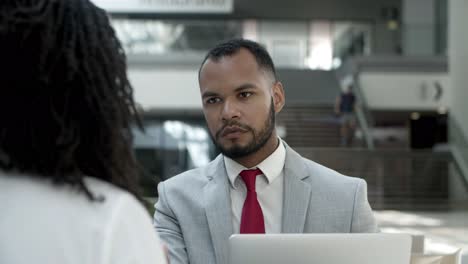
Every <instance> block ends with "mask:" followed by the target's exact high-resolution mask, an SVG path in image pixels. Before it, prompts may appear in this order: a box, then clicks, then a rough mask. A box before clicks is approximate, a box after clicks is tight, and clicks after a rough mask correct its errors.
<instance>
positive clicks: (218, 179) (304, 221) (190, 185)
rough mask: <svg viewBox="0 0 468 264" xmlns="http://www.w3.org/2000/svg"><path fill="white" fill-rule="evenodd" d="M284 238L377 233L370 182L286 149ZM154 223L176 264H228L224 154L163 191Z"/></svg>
mask: <svg viewBox="0 0 468 264" xmlns="http://www.w3.org/2000/svg"><path fill="white" fill-rule="evenodd" d="M285 147H286V162H285V167H284V194H283V199H284V202H283V219H282V220H283V221H282V232H283V233H350V232H377V225H376V221H375V219H374V216H373V213H372V209H371V207H370V206H369V203H368V201H367V187H366V182H365V181H364V180H362V179H357V178H351V177H347V176H344V175H341V174H339V173H338V172H336V171H333V170H331V169H328V168H326V167H324V166H322V165H319V164H317V163H315V162H312V161H310V160H307V159H305V158H303V157H301V156H300V155H299V154H298V153H296V152H295V151H294V150H292V149H291V148H290V147H288V146H287V145H286V144H285ZM158 192H159V200H158V202H157V203H156V205H155V207H156V212H155V214H154V224H155V227H156V230H157V231H158V233H159V236H160V237H161V239H162V241H163V242H164V243H165V244H166V245H167V247H168V248H169V255H170V256H169V257H170V262H171V264H182V263H191V264H210V263H217V264H225V263H227V261H228V239H229V237H230V236H231V235H232V234H233V231H232V220H231V198H230V193H229V180H228V176H227V173H226V169H225V167H224V161H223V157H222V155H219V156H218V157H217V158H216V159H215V160H214V161H212V162H211V163H209V164H208V165H207V166H205V167H202V168H198V169H194V170H190V171H187V172H184V173H182V174H179V175H177V176H175V177H172V178H171V179H169V180H167V181H165V182H162V183H160V184H159V186H158Z"/></svg>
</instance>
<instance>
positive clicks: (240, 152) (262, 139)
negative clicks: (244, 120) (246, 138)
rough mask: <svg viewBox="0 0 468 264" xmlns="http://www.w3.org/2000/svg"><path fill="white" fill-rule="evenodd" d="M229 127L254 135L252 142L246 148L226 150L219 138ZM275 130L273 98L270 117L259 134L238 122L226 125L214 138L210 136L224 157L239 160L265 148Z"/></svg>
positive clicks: (239, 147)
mask: <svg viewBox="0 0 468 264" xmlns="http://www.w3.org/2000/svg"><path fill="white" fill-rule="evenodd" d="M227 126H237V127H240V128H242V129H244V130H246V131H247V132H245V133H252V135H253V137H252V140H251V141H250V142H249V143H248V144H247V145H246V146H239V145H234V146H232V147H231V148H224V147H223V146H222V145H221V144H220V143H219V138H220V137H221V135H222V131H223V130H224V128H226V127H227ZM274 129H275V108H274V106H273V98H272V99H271V107H270V115H269V116H268V118H267V119H266V121H265V125H264V126H263V128H262V129H261V130H260V131H258V132H257V131H255V130H254V129H253V128H251V127H250V126H247V125H244V124H241V123H239V122H237V121H231V122H227V123H225V124H224V125H223V127H222V128H221V129H219V130H218V131H217V132H216V135H215V136H214V137H213V135H211V133H210V136H211V139H212V140H213V143H214V144H215V145H216V147H217V148H218V149H219V150H220V151H221V153H223V155H225V156H227V157H229V158H231V159H238V158H242V157H245V156H248V155H250V154H252V153H255V152H257V151H258V150H260V149H261V148H262V147H263V146H265V144H266V143H267V142H268V140H269V139H270V137H271V135H272V134H273V130H274Z"/></svg>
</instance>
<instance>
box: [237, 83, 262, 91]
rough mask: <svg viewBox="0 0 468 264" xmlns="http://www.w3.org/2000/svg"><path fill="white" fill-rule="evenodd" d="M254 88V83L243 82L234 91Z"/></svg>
mask: <svg viewBox="0 0 468 264" xmlns="http://www.w3.org/2000/svg"><path fill="white" fill-rule="evenodd" d="M255 88H257V86H256V85H254V84H252V83H245V84H242V85H241V86H239V87H237V88H236V89H235V90H234V91H235V92H241V91H243V90H247V89H255Z"/></svg>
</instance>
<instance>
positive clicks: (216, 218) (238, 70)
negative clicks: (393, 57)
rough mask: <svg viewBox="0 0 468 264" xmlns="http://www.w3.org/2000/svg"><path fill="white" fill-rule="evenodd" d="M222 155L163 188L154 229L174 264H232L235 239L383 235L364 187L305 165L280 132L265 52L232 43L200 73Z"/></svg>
mask: <svg viewBox="0 0 468 264" xmlns="http://www.w3.org/2000/svg"><path fill="white" fill-rule="evenodd" d="M199 85H200V92H201V96H202V101H203V112H204V115H205V119H206V122H207V124H208V128H209V130H210V134H211V136H212V139H213V142H214V143H215V144H216V146H217V147H218V148H219V149H220V151H221V153H222V154H221V155H219V156H218V157H217V158H216V159H215V160H214V161H212V162H211V163H209V164H208V165H207V166H205V167H202V168H197V169H194V170H190V171H187V172H184V173H182V174H180V175H177V176H175V177H172V178H171V179H169V180H167V181H165V182H162V183H160V184H159V186H158V192H159V200H158V202H157V203H156V205H155V207H156V212H155V215H154V223H155V227H156V230H157V231H158V233H159V235H160V237H161V239H162V240H163V241H164V242H165V243H166V245H167V247H168V249H169V256H170V262H171V264H182V263H192V264H210V263H218V264H224V263H227V259H228V239H229V237H230V236H231V235H232V234H235V233H350V232H376V231H377V226H376V222H375V219H374V216H373V213H372V209H371V208H370V206H369V203H368V201H367V189H366V183H365V181H364V180H362V179H357V178H351V177H347V176H344V175H341V174H339V173H338V172H336V171H333V170H331V169H328V168H326V167H323V166H321V165H319V164H317V163H314V162H313V161H310V160H307V159H305V158H303V157H301V156H300V155H299V154H298V153H296V152H295V151H294V150H292V149H291V148H290V147H289V146H288V145H287V144H286V143H285V142H283V141H282V140H281V139H280V138H278V136H277V134H276V131H275V115H276V114H277V113H279V112H280V111H281V109H282V108H283V106H284V102H285V96H284V90H283V86H282V84H281V83H280V82H279V81H278V80H277V78H276V72H275V68H274V65H273V62H272V60H271V58H270V56H269V54H268V53H267V51H266V50H265V49H264V48H263V47H261V46H260V45H258V44H257V43H255V42H252V41H248V40H231V41H228V42H226V43H223V44H220V45H218V46H217V47H215V48H214V49H212V50H211V51H210V52H209V53H208V55H207V56H206V58H205V60H204V62H203V63H202V66H201V68H200V71H199Z"/></svg>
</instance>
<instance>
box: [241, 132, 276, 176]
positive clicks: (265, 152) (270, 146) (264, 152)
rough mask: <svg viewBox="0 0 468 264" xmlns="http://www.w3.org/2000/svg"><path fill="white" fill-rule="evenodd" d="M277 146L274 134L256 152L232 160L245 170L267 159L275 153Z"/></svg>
mask: <svg viewBox="0 0 468 264" xmlns="http://www.w3.org/2000/svg"><path fill="white" fill-rule="evenodd" d="M278 146H279V139H278V137H277V136H276V134H272V136H271V137H270V139H268V141H267V143H266V144H265V145H264V146H263V147H262V148H261V149H259V150H258V151H257V152H255V153H252V154H250V155H248V156H245V157H242V158H238V159H234V160H235V161H236V162H237V163H239V164H241V165H242V166H244V167H246V168H252V167H254V166H256V165H258V164H260V163H261V162H262V161H264V160H265V159H266V158H268V157H269V156H270V155H271V154H272V153H273V152H275V150H276V148H278Z"/></svg>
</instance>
